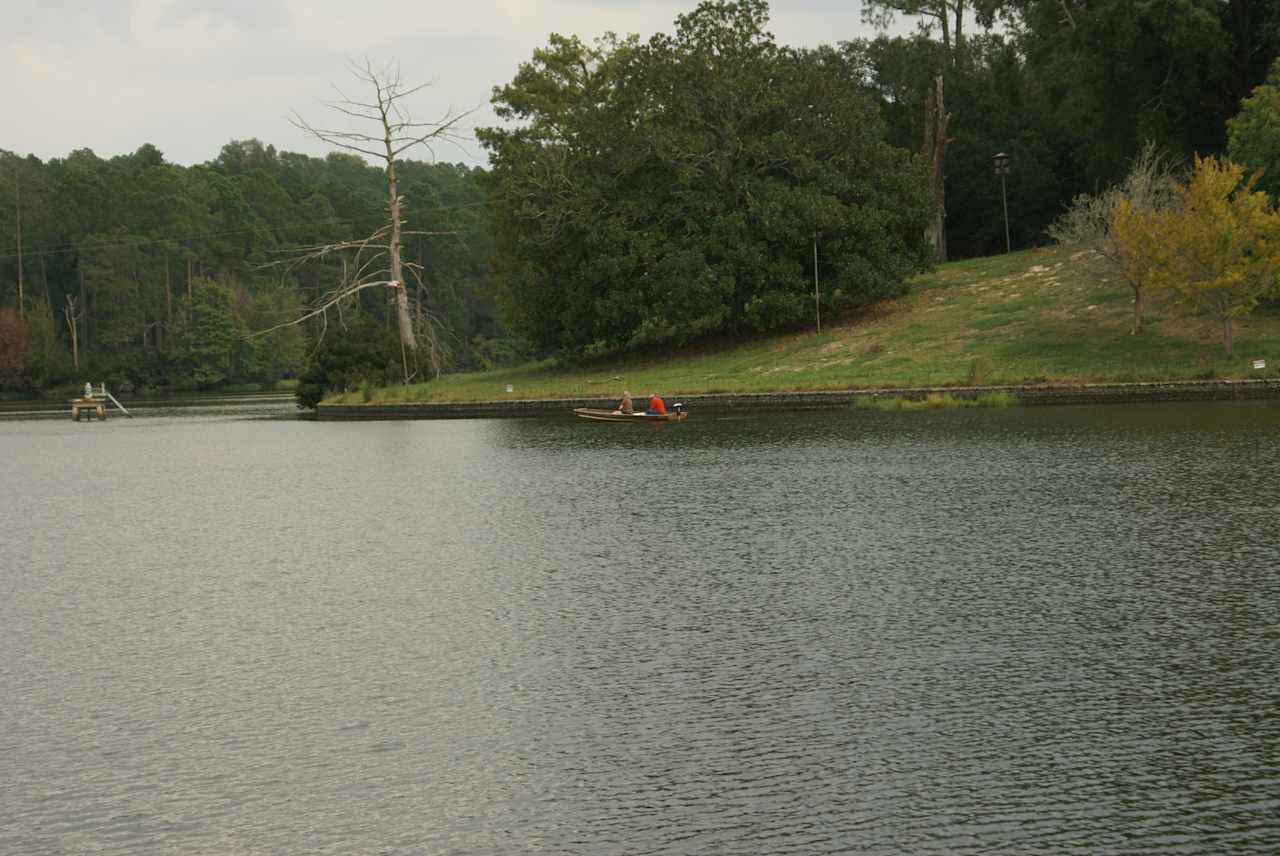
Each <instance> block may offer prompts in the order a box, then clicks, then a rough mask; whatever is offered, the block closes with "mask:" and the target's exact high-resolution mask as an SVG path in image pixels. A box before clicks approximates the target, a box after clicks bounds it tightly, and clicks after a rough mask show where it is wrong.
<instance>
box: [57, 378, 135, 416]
mask: <svg viewBox="0 0 1280 856" xmlns="http://www.w3.org/2000/svg"><path fill="white" fill-rule="evenodd" d="M108 401H110V402H111V403H112V404H114V405H115V406H116V407H118V408H119V409H120V412H121V413H123V414H124V415H125V416H128V417H129V418H130V419H132V418H133V414H132V413H130V412H129V411H128V410H126V409H125V406H124V405H123V404H121V403H120V402H119V401H117V400H116V397H115V396H114V395H112V394H111V393H109V392H107V385H106V384H105V383H104V384H100V385H99V387H98V391H97V392H94V391H93V384H89V383H86V384H85V385H84V395H83V396H81V397H80V398H73V399H71V418H72V419H74V420H75V421H77V422H79V421H80V417H81V416H84V417H85V418H86V419H88V420H89V421H90V422H92V421H93V420H94V419H99V420H105V419H106V418H107V402H108Z"/></svg>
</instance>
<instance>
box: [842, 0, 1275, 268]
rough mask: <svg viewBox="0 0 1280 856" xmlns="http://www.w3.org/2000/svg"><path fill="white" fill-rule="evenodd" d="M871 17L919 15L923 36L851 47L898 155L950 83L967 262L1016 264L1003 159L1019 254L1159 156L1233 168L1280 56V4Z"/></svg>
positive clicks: (931, 7) (930, 4)
mask: <svg viewBox="0 0 1280 856" xmlns="http://www.w3.org/2000/svg"><path fill="white" fill-rule="evenodd" d="M864 6H865V7H866V8H868V9H871V10H872V11H873V12H875V13H876V14H874V15H873V16H872V17H875V18H879V19H880V20H884V18H883V14H882V13H885V12H897V13H899V14H902V13H906V14H909V15H912V16H915V18H914V20H916V21H917V23H919V24H920V25H921V27H922V30H921V32H919V33H917V34H915V35H913V36H910V37H897V38H890V37H887V36H885V37H881V38H879V39H875V40H870V41H868V40H858V41H853V42H847V43H843V44H842V45H841V49H842V51H843V52H844V53H845V55H846V56H847V57H848V59H849V62H850V64H851V65H852V66H854V67H856V68H859V69H860V70H861V74H862V77H863V80H864V82H865V83H866V85H867V86H868V87H870V88H871V89H873V90H874V91H876V92H877V93H878V94H879V95H880V96H881V99H882V102H881V103H882V107H883V110H884V112H885V116H886V119H887V121H888V124H889V138H890V140H891V141H892V142H893V143H894V144H895V145H898V146H902V147H906V148H912V149H918V148H919V147H920V145H921V140H922V135H923V119H924V97H925V93H926V92H927V91H928V86H929V83H930V81H931V80H932V78H933V76H934V75H935V74H942V75H943V76H944V78H945V81H946V109H947V111H948V112H949V113H950V114H951V123H950V128H949V131H950V133H949V136H950V137H951V144H950V146H949V148H948V151H947V158H946V170H945V171H946V200H947V245H948V249H949V253H950V255H951V256H952V257H955V258H963V257H970V256H978V255H985V254H988V253H993V252H999V251H1002V250H1003V249H1004V234H1003V229H1004V224H1003V222H1002V220H1003V213H1002V207H1001V205H1002V203H1001V198H1000V196H1001V188H1000V180H999V179H998V178H997V177H996V176H995V175H994V174H993V170H992V156H993V155H995V154H996V153H997V152H1005V153H1008V154H1010V155H1011V156H1012V166H1013V169H1012V173H1011V174H1010V175H1009V176H1008V180H1007V186H1008V205H1009V226H1010V231H1011V233H1012V234H1011V237H1012V241H1013V245H1014V247H1025V246H1031V245H1035V244H1037V243H1039V242H1041V241H1042V240H1043V236H1044V230H1045V228H1046V227H1047V226H1048V225H1049V224H1050V223H1051V222H1052V221H1053V220H1054V219H1055V218H1056V217H1057V216H1058V214H1059V213H1060V212H1061V211H1062V210H1063V209H1064V208H1065V207H1066V205H1067V204H1068V203H1069V202H1070V200H1071V199H1073V198H1074V197H1075V196H1077V195H1079V194H1081V193H1097V192H1099V191H1100V190H1102V189H1104V188H1105V187H1107V186H1109V185H1111V184H1113V183H1115V182H1117V181H1119V180H1121V179H1122V178H1123V177H1124V176H1125V175H1126V174H1127V173H1128V171H1129V167H1130V164H1131V162H1132V160H1133V158H1134V157H1135V156H1136V155H1137V154H1138V153H1139V151H1141V150H1142V148H1143V146H1144V145H1145V144H1146V143H1147V142H1148V141H1151V142H1154V143H1155V144H1156V146H1157V148H1158V149H1159V150H1160V151H1161V152H1164V153H1166V155H1168V156H1169V157H1171V158H1172V159H1173V160H1174V161H1175V162H1181V163H1190V161H1191V158H1192V156H1193V155H1195V154H1200V155H1202V156H1204V155H1216V154H1222V153H1224V151H1225V148H1226V137H1227V133H1226V122H1227V120H1228V119H1230V118H1231V117H1232V116H1234V115H1235V114H1236V113H1237V111H1238V110H1239V108H1240V101H1241V99H1242V98H1244V97H1246V96H1248V95H1249V93H1250V92H1251V91H1252V89H1253V88H1254V87H1255V86H1257V85H1258V84H1259V83H1261V82H1262V81H1263V79H1264V78H1265V76H1266V74H1267V70H1268V68H1269V67H1270V65H1271V63H1272V62H1274V61H1275V59H1276V57H1277V55H1280V4H1277V3H1260V2H1257V0H1087V2H1086V0H876V2H873V3H867V4H864ZM973 15H976V16H977V19H978V21H979V22H981V23H993V22H996V21H1000V22H1001V23H1002V24H1003V27H1002V29H1001V31H1000V32H999V33H998V34H991V33H981V34H978V35H974V34H972V33H966V34H963V35H962V33H961V30H960V23H961V21H962V20H964V19H965V18H966V17H969V18H970V20H971V19H972V18H971V17H970V16H973ZM947 16H950V21H951V26H950V29H949V31H948V32H946V33H944V32H943V31H942V29H941V22H942V21H943V20H944V19H946V18H947ZM1260 108H1261V105H1260ZM1257 121H1259V122H1261V121H1263V120H1262V119H1261V117H1259V119H1258V120H1257ZM1271 121H1273V122H1274V121H1275V120H1274V119H1272V120H1271ZM1240 160H1241V162H1244V163H1250V162H1249V161H1248V160H1246V159H1244V158H1240Z"/></svg>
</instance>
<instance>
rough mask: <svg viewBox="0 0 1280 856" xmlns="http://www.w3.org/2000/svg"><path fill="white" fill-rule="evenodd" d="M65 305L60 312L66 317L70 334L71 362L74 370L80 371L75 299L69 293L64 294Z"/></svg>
mask: <svg viewBox="0 0 1280 856" xmlns="http://www.w3.org/2000/svg"><path fill="white" fill-rule="evenodd" d="M65 297H66V301H67V306H66V308H65V309H63V310H62V314H63V315H64V316H66V319H67V330H68V331H69V332H70V334H71V363H72V365H74V366H75V367H76V371H80V340H79V338H78V337H77V336H76V299H75V298H74V297H72V296H71V295H70V294H68V295H65Z"/></svg>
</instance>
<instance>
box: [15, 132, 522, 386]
mask: <svg viewBox="0 0 1280 856" xmlns="http://www.w3.org/2000/svg"><path fill="white" fill-rule="evenodd" d="M400 171H401V189H402V192H403V193H404V195H405V197H406V210H407V217H406V219H407V221H408V223H409V225H410V228H413V229H416V230H419V231H429V232H433V233H436V234H432V235H428V236H421V237H415V238H414V239H413V240H412V241H411V242H410V243H409V244H408V245H407V246H406V248H405V256H406V258H407V259H409V260H413V261H420V262H421V263H422V264H423V265H424V267H425V269H426V275H425V286H426V287H425V288H424V289H422V290H421V293H419V290H418V289H417V288H416V283H411V284H410V286H411V289H412V292H411V295H410V297H411V300H413V302H414V306H415V310H417V309H418V308H419V307H420V309H421V311H422V312H424V313H431V314H434V315H435V316H436V317H438V318H441V319H443V320H444V322H445V326H446V328H447V329H448V330H449V331H451V335H452V337H453V345H454V347H453V349H452V350H453V352H454V355H455V357H456V364H458V365H462V366H470V365H476V364H478V362H477V361H476V360H475V359H474V358H473V357H472V356H471V349H470V347H469V344H468V343H469V342H470V341H471V340H472V339H473V338H474V337H480V338H481V339H482V340H483V341H484V342H486V343H490V344H488V345H486V350H484V352H483V353H485V354H486V355H488V354H489V353H490V352H491V351H492V344H491V343H492V342H495V341H499V342H500V341H502V340H503V339H504V334H503V332H502V330H501V328H500V326H499V325H498V323H497V321H496V319H495V314H494V311H493V308H492V305H491V304H490V303H489V302H488V301H486V300H485V299H484V298H483V297H481V296H480V295H479V284H480V282H481V279H482V278H483V276H484V272H485V267H486V259H487V258H488V256H489V254H490V252H491V249H490V248H491V239H490V238H489V235H488V226H487V212H486V209H485V207H484V194H483V191H482V190H481V188H480V185H479V182H478V181H477V177H478V174H479V170H474V169H470V168H467V167H464V166H454V165H449V164H439V165H430V164H424V163H417V162H413V161H406V162H404V163H403V164H401V165H400ZM0 198H3V199H4V200H5V204H4V205H3V206H0V235H3V236H4V242H5V246H4V249H3V250H0V304H8V305H16V304H17V297H18V295H17V283H18V264H19V253H18V241H17V226H18V214H19V212H21V225H22V254H21V261H22V280H23V306H22V315H23V318H22V326H23V328H24V329H23V335H24V341H25V343H26V347H25V352H24V354H23V357H22V365H21V367H20V368H19V370H17V371H16V372H14V371H6V372H5V373H4V377H3V379H2V381H0V382H3V383H4V385H5V386H7V387H17V388H26V389H37V390H38V389H43V388H48V387H52V386H56V385H59V384H63V383H79V382H82V381H83V380H85V379H89V378H92V379H93V380H95V381H98V380H101V381H105V382H107V383H108V384H109V385H112V386H114V387H116V388H120V389H126V390H127V389H130V388H137V387H157V388H208V387H217V386H222V385H226V384H243V383H258V384H270V383H273V382H275V381H277V380H280V379H282V378H288V377H296V376H297V374H298V373H299V372H301V371H302V370H303V368H304V367H305V365H306V353H307V351H308V350H309V342H310V341H312V340H314V339H315V338H316V337H318V336H319V334H320V331H321V330H322V329H323V327H324V325H325V319H322V318H320V317H317V318H315V319H313V320H312V321H311V322H309V323H308V324H306V325H303V326H284V327H281V328H280V329H278V330H276V331H274V332H272V333H270V334H268V335H263V336H249V335H248V334H249V333H250V332H252V331H260V330H266V329H268V328H271V327H274V326H276V325H281V324H283V323H284V322H287V321H289V320H291V319H295V318H297V317H298V316H299V315H300V314H301V311H302V307H303V306H304V305H306V304H308V303H310V302H312V301H314V300H316V299H317V298H318V297H319V296H320V295H322V294H324V293H326V292H328V291H329V290H330V289H332V288H334V286H336V285H337V284H338V281H339V279H340V276H341V273H342V270H343V267H342V265H343V259H342V257H341V256H340V255H338V254H334V255H332V256H329V257H327V258H325V259H323V260H319V261H314V262H308V263H307V264H304V265H301V266H296V267H290V266H285V265H281V264H280V263H281V262H283V261H286V260H288V259H290V258H291V257H293V256H294V255H296V254H297V253H298V251H299V249H300V248H302V247H308V246H315V245H321V244H327V243H331V242H334V241H339V240H342V239H345V238H351V237H360V236H364V235H367V234H370V233H372V232H373V231H374V230H375V229H376V228H377V227H378V226H379V225H380V224H381V223H382V222H383V221H384V219H385V211H384V207H385V202H386V181H385V178H384V177H383V173H382V172H381V170H379V169H377V168H374V167H372V166H370V165H368V164H366V163H365V162H364V161H362V160H360V159H358V158H355V157H351V156H347V155H341V154H332V155H329V156H328V157H327V158H323V159H321V158H313V157H308V156H306V155H301V154H295V153H291V152H277V151H276V150H275V149H274V148H273V147H271V146H263V145H262V144H261V143H260V142H258V141H257V140H245V141H234V142H231V143H229V144H227V145H226V146H223V148H222V151H221V152H220V154H219V155H218V157H217V158H216V159H214V160H212V161H210V162H209V163H207V164H203V165H199V166H194V167H189V168H184V167H181V166H177V165H174V164H170V163H167V162H165V160H164V158H163V157H162V155H161V153H160V152H159V151H158V150H156V149H155V147H153V146H150V145H144V146H142V147H141V148H140V149H138V151H136V152H135V153H134V154H132V155H126V156H122V157H115V158H111V159H109V160H104V159H102V158H99V157H97V156H96V155H94V153H93V152H91V151H88V150H79V151H75V152H72V153H71V154H70V155H68V156H67V157H66V158H59V159H54V160H51V161H49V162H48V163H42V162H41V161H39V160H37V159H36V158H33V157H28V158H19V157H17V156H15V155H12V154H10V153H7V152H0ZM387 311H388V310H387V305H386V302H385V298H382V297H380V296H379V295H375V294H373V293H366V294H362V295H360V300H359V301H357V302H355V303H353V304H350V305H347V306H345V307H344V311H343V313H342V315H341V318H340V317H339V315H338V313H337V312H334V311H331V312H330V313H329V316H330V317H329V319H328V320H329V324H328V327H329V329H330V330H332V329H333V327H334V326H336V325H340V324H341V323H342V319H345V320H348V321H349V320H351V319H352V318H354V317H359V316H362V315H364V316H369V317H372V318H375V319H378V320H379V321H386V320H387ZM69 318H70V319H72V321H74V323H75V332H76V337H75V339H76V341H75V349H74V352H73V348H72V336H71V332H72V328H71V321H69ZM486 358H487V356H486ZM77 359H78V360H79V368H78V369H77V367H76V365H75V362H76V360H77Z"/></svg>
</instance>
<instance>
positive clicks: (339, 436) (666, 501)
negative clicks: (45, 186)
mask: <svg viewBox="0 0 1280 856" xmlns="http://www.w3.org/2000/svg"><path fill="white" fill-rule="evenodd" d="M1278 449H1280V406H1277V405H1275V404H1260V405H1212V406H1199V405H1177V406H1132V407H1127V408H1113V407H1093V408H1078V409H1077V408H1045V409H1013V410H999V411H953V412H941V413H923V414H895V413H886V414H862V413H843V414H828V415H807V416H776V417H770V418H763V419H744V418H733V419H713V418H699V416H698V414H694V415H693V416H692V417H691V418H690V420H689V421H688V422H685V423H682V424H671V425H665V426H648V425H646V426H637V425H612V424H607V423H606V424H585V423H584V424H577V423H575V422H574V421H573V420H571V419H567V418H566V419H559V420H507V421H481V420H476V421H450V422H385V423H364V424H341V423H314V422H296V421H273V420H261V419H258V420H240V419H236V418H231V417H228V416H216V415H208V414H200V415H182V416H176V417H172V418H167V419H155V418H151V419H148V418H139V419H135V420H132V421H128V420H121V419H115V420H110V421H108V422H107V423H105V424H100V423H81V424H76V423H73V422H71V421H70V420H69V419H64V420H59V421H56V422H55V421H7V422H3V423H0V461H2V462H3V464H2V466H0V525H2V526H3V530H2V533H0V853H6V854H8V853H13V854H33V856H35V855H36V854H74V853H120V854H124V853H128V854H178V853H181V854H277V853H323V854H350V853H383V854H507V853H515V852H530V853H556V854H624V853H625V854H632V853H644V854H772V853H779V854H782V853H796V854H822V853H858V854H863V853H868V854H877V853H912V854H916V853H924V854H931V853H1079V854H1095V853H1115V854H1120V853H1125V854H1130V853H1150V854H1218V853H1257V854H1264V853H1265V854H1273V853H1276V852H1278V851H1280V529H1278V528H1277V512H1278V511H1280V454H1277V450H1278Z"/></svg>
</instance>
